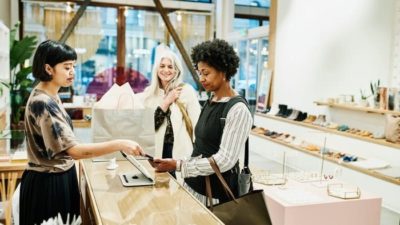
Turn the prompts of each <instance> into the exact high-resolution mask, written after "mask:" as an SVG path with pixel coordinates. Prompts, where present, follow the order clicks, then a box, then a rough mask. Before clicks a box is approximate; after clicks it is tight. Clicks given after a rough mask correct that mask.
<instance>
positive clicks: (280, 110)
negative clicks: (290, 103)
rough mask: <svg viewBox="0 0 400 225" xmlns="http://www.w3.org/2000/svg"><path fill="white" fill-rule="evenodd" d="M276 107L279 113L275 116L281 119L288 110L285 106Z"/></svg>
mask: <svg viewBox="0 0 400 225" xmlns="http://www.w3.org/2000/svg"><path fill="white" fill-rule="evenodd" d="M278 107H279V111H278V113H277V114H276V115H275V116H280V117H282V116H283V115H285V114H286V111H287V109H288V108H287V105H284V104H279V105H278Z"/></svg>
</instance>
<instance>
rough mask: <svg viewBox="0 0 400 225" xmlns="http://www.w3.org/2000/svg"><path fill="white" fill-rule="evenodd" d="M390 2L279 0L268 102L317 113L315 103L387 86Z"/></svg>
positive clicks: (393, 0) (390, 47)
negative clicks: (377, 85) (378, 85)
mask: <svg viewBox="0 0 400 225" xmlns="http://www.w3.org/2000/svg"><path fill="white" fill-rule="evenodd" d="M396 1H397V0H383V1H377V0H334V1H331V0H323V1H322V0H303V1H300V0H279V1H278V11H277V15H278V18H277V35H276V53H275V57H276V64H275V74H274V93H273V96H274V97H273V102H274V103H285V104H289V105H290V106H292V107H297V108H299V109H300V110H305V111H308V112H314V113H319V112H318V111H317V110H318V109H317V107H316V106H315V105H314V104H313V101H315V100H318V99H325V98H327V97H336V96H338V95H340V94H353V95H355V96H356V97H357V98H359V95H360V94H359V93H360V88H363V89H365V90H366V91H368V93H369V92H370V91H369V90H370V89H369V82H370V81H376V80H377V79H378V78H379V79H381V84H383V85H387V84H388V81H389V78H390V75H391V72H392V68H391V57H392V45H393V40H392V37H393V29H394V25H393V24H394V12H395V2H396ZM320 108H321V107H320Z"/></svg>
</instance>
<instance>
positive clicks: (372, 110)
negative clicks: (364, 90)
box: [314, 101, 400, 115]
mask: <svg viewBox="0 0 400 225" xmlns="http://www.w3.org/2000/svg"><path fill="white" fill-rule="evenodd" d="M314 103H315V104H317V105H323V106H329V107H333V108H340V109H347V110H353V111H362V112H366V113H377V114H394V115H400V111H393V110H384V109H375V108H370V107H361V106H355V105H350V104H338V103H327V102H321V101H315V102H314Z"/></svg>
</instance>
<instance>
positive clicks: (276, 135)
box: [271, 132, 283, 139]
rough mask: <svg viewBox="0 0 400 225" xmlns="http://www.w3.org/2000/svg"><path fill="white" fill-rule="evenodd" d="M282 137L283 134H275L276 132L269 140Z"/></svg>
mask: <svg viewBox="0 0 400 225" xmlns="http://www.w3.org/2000/svg"><path fill="white" fill-rule="evenodd" d="M282 135H283V133H277V132H275V134H273V135H271V138H274V139H275V138H278V137H280V136H282Z"/></svg>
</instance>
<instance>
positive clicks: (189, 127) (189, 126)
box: [175, 83, 193, 143]
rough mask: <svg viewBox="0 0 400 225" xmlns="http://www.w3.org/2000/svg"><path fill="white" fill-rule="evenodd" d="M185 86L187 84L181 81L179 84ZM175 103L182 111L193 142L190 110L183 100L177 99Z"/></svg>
mask: <svg viewBox="0 0 400 225" xmlns="http://www.w3.org/2000/svg"><path fill="white" fill-rule="evenodd" d="M183 86H185V84H184V83H181V84H179V85H178V87H183ZM175 104H176V105H177V106H178V108H179V110H180V111H181V113H182V116H183V121H184V122H185V127H186V131H187V132H188V134H189V137H190V140H191V141H192V143H193V124H192V121H191V120H190V117H189V114H188V112H187V111H186V109H185V105H184V104H183V103H182V102H181V101H179V99H177V100H176V101H175Z"/></svg>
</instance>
